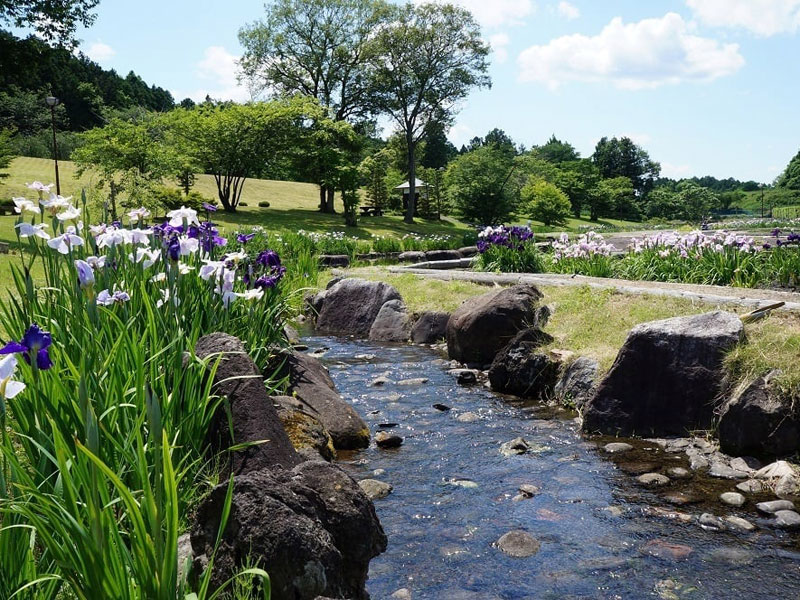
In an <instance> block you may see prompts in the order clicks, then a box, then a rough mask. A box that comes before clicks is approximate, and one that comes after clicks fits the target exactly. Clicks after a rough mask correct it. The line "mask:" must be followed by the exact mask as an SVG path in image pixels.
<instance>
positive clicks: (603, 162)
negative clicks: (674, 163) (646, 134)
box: [592, 137, 661, 197]
mask: <svg viewBox="0 0 800 600" xmlns="http://www.w3.org/2000/svg"><path fill="white" fill-rule="evenodd" d="M592 161H593V162H594V164H595V165H596V166H597V168H598V169H599V170H600V174H601V175H602V176H603V177H604V178H606V179H611V178H613V177H627V178H628V179H630V181H631V185H633V189H634V190H635V192H636V194H637V195H638V196H639V197H645V196H646V195H647V193H648V192H649V191H650V190H651V189H652V188H653V185H654V184H655V180H656V179H657V178H658V175H659V174H660V173H661V165H660V164H658V163H657V162H655V161H652V160H650V155H649V154H648V153H647V151H645V150H644V149H643V148H641V147H640V146H637V145H636V144H634V143H633V141H632V140H631V139H630V138H628V137H622V138H615V137H614V138H611V139H608V138H607V137H604V138H602V139H601V140H600V141H599V142H597V146H595V149H594V154H593V155H592Z"/></svg>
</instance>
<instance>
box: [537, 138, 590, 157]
mask: <svg viewBox="0 0 800 600" xmlns="http://www.w3.org/2000/svg"><path fill="white" fill-rule="evenodd" d="M536 152H537V153H538V155H539V156H540V157H541V158H543V159H544V160H546V161H548V162H551V163H554V164H561V163H565V162H573V161H576V160H579V159H580V157H581V155H580V153H579V152H578V151H577V150H575V147H574V146H573V145H572V144H569V143H567V142H562V141H561V140H559V139H558V138H557V137H556V136H555V134H553V135H551V136H550V139H549V140H547V142H546V143H545V144H544V145H542V146H539V147H538V148H536Z"/></svg>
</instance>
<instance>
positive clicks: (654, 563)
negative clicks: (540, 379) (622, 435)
mask: <svg viewBox="0 0 800 600" xmlns="http://www.w3.org/2000/svg"><path fill="white" fill-rule="evenodd" d="M305 341H306V343H308V344H309V346H310V347H311V349H312V350H313V349H315V348H323V347H324V348H328V350H327V352H326V354H325V355H324V356H323V358H322V360H323V362H325V363H326V364H327V366H328V367H329V369H330V372H331V376H332V377H333V380H334V381H335V383H336V386H337V388H338V389H339V391H340V392H341V393H342V395H343V396H344V397H345V398H346V399H348V400H349V401H350V402H352V403H353V405H354V406H355V407H356V409H357V410H358V411H359V413H360V414H361V415H362V416H363V417H364V418H365V420H366V421H367V423H369V425H370V427H371V428H372V430H373V432H375V431H377V430H378V429H379V425H380V424H381V423H397V424H398V425H397V427H394V428H393V429H392V431H393V432H394V433H397V434H399V435H401V436H402V437H403V438H404V444H403V445H402V447H400V448H399V449H397V450H380V449H378V448H376V447H374V446H372V447H370V448H369V449H367V450H364V451H361V452H356V453H352V454H348V455H346V456H342V457H340V464H341V465H342V466H343V467H344V468H346V469H348V471H349V472H350V473H351V474H352V475H353V476H354V477H355V478H356V479H363V478H366V477H374V478H376V479H380V480H382V481H386V482H388V483H390V484H391V485H392V486H394V490H393V492H392V493H391V494H390V495H389V496H388V497H387V498H385V499H382V500H378V501H376V502H375V506H376V509H377V512H378V515H379V517H380V520H381V523H382V524H383V527H384V529H385V531H386V534H387V535H388V537H389V547H388V549H387V551H386V552H385V553H384V554H382V555H381V556H379V557H377V558H375V559H374V560H373V561H372V563H371V566H370V579H369V581H368V584H367V588H368V590H369V592H370V594H371V595H372V598H373V599H383V598H388V597H389V596H390V595H391V594H392V593H393V592H394V591H396V590H397V589H398V588H404V587H405V588H408V589H409V590H410V591H411V593H412V597H413V598H414V599H423V598H437V599H440V598H441V599H448V600H449V599H454V600H458V599H467V598H468V599H494V598H502V599H507V600H512V599H513V600H517V599H520V600H521V599H523V598H525V599H527V598H544V599H567V598H625V599H628V598H632V599H637V598H659V597H661V598H692V599H695V598H697V599H706V598H707V599H711V598H713V599H717V598H736V599H737V600H744V599H749V598H758V599H769V598H776V599H779V598H780V599H788V598H798V597H800V541H799V540H798V537H797V536H792V535H790V534H787V533H785V532H780V531H775V530H772V529H770V528H769V527H767V526H766V522H765V521H763V520H760V518H759V517H758V516H757V515H756V514H755V512H754V511H753V510H752V506H749V507H748V505H746V506H745V507H744V508H743V509H736V510H735V511H734V510H732V509H730V508H728V507H723V506H722V505H721V504H720V503H719V502H718V501H717V500H716V498H717V496H718V494H719V492H720V491H725V490H731V489H733V486H734V483H735V482H726V481H718V480H708V479H706V478H701V477H699V476H696V477H695V478H694V480H692V481H690V482H689V483H680V484H678V483H675V484H673V485H672V486H671V487H670V489H671V490H673V491H674V490H686V491H689V492H692V493H701V494H703V493H704V494H706V496H705V499H704V502H702V503H700V504H697V505H693V506H690V507H683V508H680V509H678V510H681V511H685V512H688V513H691V514H695V515H697V514H699V513H701V512H714V513H716V514H718V515H721V516H724V515H727V514H738V515H740V516H743V517H745V518H747V519H749V520H751V521H752V522H754V523H756V524H757V525H760V527H759V529H758V530H757V531H756V532H755V533H743V532H742V533H739V532H732V531H722V532H719V531H707V530H704V529H703V528H701V527H700V526H699V525H698V524H697V523H696V522H692V523H688V524H687V523H680V522H678V521H677V520H675V519H668V518H664V517H663V516H652V515H651V514H649V507H652V506H656V507H665V508H674V507H670V506H669V505H668V504H667V503H666V502H665V501H664V500H663V499H662V498H661V497H660V496H659V493H663V492H659V493H656V492H651V491H648V490H645V489H643V488H641V487H640V486H638V485H637V484H636V482H635V480H634V478H633V477H631V476H630V475H628V474H626V473H623V472H622V471H620V470H619V469H618V468H617V467H616V466H615V464H614V462H612V461H611V460H610V459H609V458H608V456H603V455H602V454H601V452H600V451H599V450H598V443H599V442H598V440H589V439H586V438H584V437H583V436H581V434H580V433H579V432H578V430H577V424H576V422H575V420H574V418H573V417H574V415H570V414H567V413H560V414H559V413H554V412H553V411H552V410H545V409H542V408H541V407H537V406H535V405H525V404H520V403H513V402H510V401H509V399H508V398H504V397H502V396H499V395H496V394H493V393H491V392H489V391H487V390H486V389H484V388H483V387H481V386H476V387H471V388H467V387H463V386H459V385H457V384H456V382H455V380H454V378H453V377H452V376H451V375H449V374H448V373H447V369H446V366H444V365H443V364H442V361H439V360H437V359H439V358H440V357H439V356H437V355H436V354H435V353H434V352H432V351H431V350H430V349H427V348H421V347H411V346H391V345H380V344H373V343H369V342H362V341H351V340H346V339H336V338H328V337H311V338H307V339H306V340H305ZM363 354H374V355H375V358H372V359H365V358H363V357H362V358H359V359H356V358H355V357H356V356H357V355H363ZM379 375H385V376H386V377H388V378H389V379H390V380H391V381H392V382H397V381H400V380H403V379H408V378H419V377H425V378H428V380H429V381H428V382H427V383H426V384H424V385H419V386H401V385H396V384H395V383H389V384H387V385H385V386H384V387H382V388H376V387H370V386H369V383H370V381H372V379H374V378H375V377H377V376H379ZM397 394H399V395H400V397H399V398H397V397H396V396H395V395H397ZM435 403H442V404H446V405H448V406H451V407H452V410H450V411H447V412H440V411H438V410H436V409H434V408H432V405H433V404H435ZM467 411H469V412H473V413H477V414H478V415H479V416H480V419H479V420H478V421H475V422H471V423H463V422H459V421H458V420H457V419H456V417H457V415H459V414H463V413H464V412H467ZM517 436H523V437H525V438H526V439H527V440H528V441H529V442H531V443H532V444H534V446H535V447H536V449H537V452H535V453H532V454H527V455H522V456H512V457H510V458H506V457H504V456H503V455H502V454H501V453H500V452H499V446H500V444H501V443H503V442H505V441H508V440H510V439H513V438H515V437H517ZM637 446H638V448H639V450H638V452H639V453H640V455H641V454H643V453H647V452H649V453H650V454H649V455H648V456H649V459H650V460H656V461H661V462H662V464H663V463H664V462H665V461H667V460H671V461H673V463H672V464H676V465H677V464H679V463H678V462H677V461H678V460H679V459H680V457H679V456H676V455H669V456H667V455H664V453H663V452H661V453H658V452H656V451H655V449H653V448H650V447H648V445H647V444H645V443H641V442H640V443H638V444H637ZM650 446H652V444H650ZM684 458H685V457H684ZM672 464H670V465H668V466H672ZM680 464H683V463H680ZM376 469H383V470H384V471H385V472H384V473H382V474H380V475H377V476H375V475H373V472H374V471H375V470H376ZM462 479H466V480H469V481H471V482H474V483H475V484H476V486H474V487H464V486H463V485H456V484H454V483H453V481H454V480H462ZM524 483H529V484H533V485H536V486H538V487H539V488H540V490H541V493H540V494H538V495H537V496H535V497H533V498H531V499H527V500H522V501H512V497H513V496H515V495H516V494H517V488H518V486H519V485H520V484H524ZM468 485H469V484H468ZM611 507H613V508H611ZM620 511H621V514H619V513H620ZM512 529H523V530H525V531H527V532H529V533H530V534H531V535H533V536H534V537H535V538H537V539H538V540H539V541H540V542H541V549H540V551H539V552H538V554H536V555H535V556H532V557H530V558H511V557H509V556H507V555H505V554H504V553H503V552H501V551H500V550H499V549H497V548H496V547H495V546H494V542H495V541H496V540H497V539H498V538H499V537H500V536H501V535H502V534H504V533H506V532H507V531H509V530H512ZM651 540H664V541H666V542H669V543H675V544H682V545H685V546H688V547H690V548H691V550H692V551H691V553H690V554H689V555H688V557H686V558H683V559H677V560H676V559H666V558H657V557H654V556H651V555H649V554H648V553H646V552H645V550H644V549H643V546H644V545H645V544H646V543H648V542H649V541H651Z"/></svg>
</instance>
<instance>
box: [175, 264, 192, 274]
mask: <svg viewBox="0 0 800 600" xmlns="http://www.w3.org/2000/svg"><path fill="white" fill-rule="evenodd" d="M192 271H194V267H192V266H191V265H187V264H186V263H178V273H180V274H181V275H186V274H188V273H191V272H192Z"/></svg>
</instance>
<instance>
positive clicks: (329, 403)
mask: <svg viewBox="0 0 800 600" xmlns="http://www.w3.org/2000/svg"><path fill="white" fill-rule="evenodd" d="M270 369H271V370H273V371H276V375H277V376H278V377H280V378H283V377H287V378H288V381H289V386H288V392H289V393H290V394H292V395H294V396H297V397H298V398H300V399H301V400H302V401H303V402H304V404H306V405H307V406H308V407H310V408H311V409H312V410H313V411H314V416H315V417H316V418H317V420H318V421H319V422H320V423H322V425H323V427H325V429H326V430H327V431H328V433H330V436H331V438H332V439H333V445H334V446H335V447H336V449H337V450H351V449H354V448H366V447H367V446H369V427H367V424H366V423H365V422H364V421H363V420H362V419H361V417H360V416H359V415H358V413H357V412H356V411H355V409H354V408H353V407H352V406H350V404H348V403H347V402H346V401H345V400H344V398H342V397H341V396H340V395H339V393H338V392H337V391H336V386H334V384H333V380H332V379H331V376H330V375H329V374H328V370H327V369H326V368H325V366H324V365H323V364H322V363H321V362H320V361H319V360H317V359H316V358H314V357H313V356H309V355H308V354H303V353H301V352H282V353H280V354H278V355H277V356H276V357H275V358H274V359H273V361H272V364H271V365H270Z"/></svg>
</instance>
